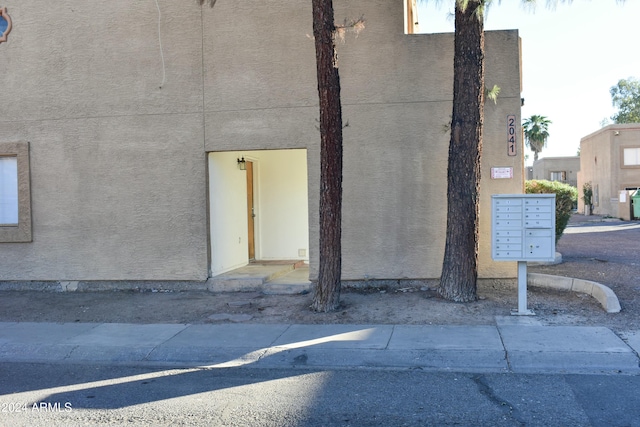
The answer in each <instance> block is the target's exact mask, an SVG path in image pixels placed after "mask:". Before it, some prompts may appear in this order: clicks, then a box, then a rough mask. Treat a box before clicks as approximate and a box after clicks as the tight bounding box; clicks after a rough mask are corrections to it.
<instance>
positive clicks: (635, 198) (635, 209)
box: [631, 190, 640, 219]
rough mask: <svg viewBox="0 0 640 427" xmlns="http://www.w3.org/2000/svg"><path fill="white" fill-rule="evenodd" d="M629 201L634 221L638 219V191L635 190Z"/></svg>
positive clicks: (639, 216) (639, 214) (639, 212)
mask: <svg viewBox="0 0 640 427" xmlns="http://www.w3.org/2000/svg"><path fill="white" fill-rule="evenodd" d="M631 201H632V202H633V216H634V217H635V218H636V219H640V190H636V192H635V193H633V196H631Z"/></svg>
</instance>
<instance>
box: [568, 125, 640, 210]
mask: <svg viewBox="0 0 640 427" xmlns="http://www.w3.org/2000/svg"><path fill="white" fill-rule="evenodd" d="M587 182H589V183H591V187H592V189H593V201H592V204H593V213H595V214H598V215H609V216H613V217H621V218H624V219H630V217H631V215H630V211H631V204H630V195H631V194H632V193H634V192H635V191H636V190H637V189H638V188H640V123H632V124H623V125H609V126H606V127H604V128H602V129H600V130H598V131H596V132H594V133H592V134H590V135H587V136H585V137H584V138H582V139H581V140H580V173H579V174H578V195H579V197H578V203H579V205H578V210H579V211H580V212H582V211H583V210H584V201H583V200H582V197H583V185H584V184H585V183H587Z"/></svg>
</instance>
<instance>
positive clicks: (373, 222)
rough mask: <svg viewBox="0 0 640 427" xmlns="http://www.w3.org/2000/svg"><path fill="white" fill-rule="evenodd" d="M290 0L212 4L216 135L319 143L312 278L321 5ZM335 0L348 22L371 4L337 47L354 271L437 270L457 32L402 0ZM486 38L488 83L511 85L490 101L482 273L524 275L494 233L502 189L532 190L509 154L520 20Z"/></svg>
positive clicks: (421, 273)
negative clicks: (494, 252) (316, 32)
mask: <svg viewBox="0 0 640 427" xmlns="http://www.w3.org/2000/svg"><path fill="white" fill-rule="evenodd" d="M278 4H281V3H278V2H276V3H275V5H274V3H269V4H268V5H266V4H263V3H261V2H252V3H251V4H250V5H247V4H239V3H237V2H236V3H234V2H226V3H222V2H219V3H218V4H217V5H216V7H215V9H214V11H207V12H206V13H205V15H204V22H205V26H204V27H205V35H206V37H205V39H206V41H205V43H204V50H205V65H206V67H205V68H206V72H205V87H206V88H207V92H206V94H205V105H206V109H207V111H206V123H207V135H206V141H205V147H206V149H207V150H212V151H218V150H230V149H234V148H237V147H242V148H243V149H248V150H249V149H267V148H296V147H306V148H308V162H309V175H310V177H309V196H310V198H309V212H310V220H309V227H310V231H309V234H310V251H311V253H310V256H311V275H312V277H313V276H314V275H315V274H316V267H317V262H318V259H317V236H318V226H317V224H318V218H317V211H318V206H317V197H315V195H317V194H318V191H319V190H318V188H319V147H318V143H319V134H318V131H317V129H316V126H317V123H316V119H317V114H318V113H317V106H316V105H317V93H316V84H315V68H314V50H313V49H314V47H313V42H312V40H311V39H310V38H309V33H310V27H309V22H308V20H307V19H310V16H311V11H310V7H309V5H307V4H302V3H299V4H298V3H295V4H291V3H286V7H284V8H283V7H279V6H277V5H278ZM335 6H336V20H338V21H342V19H343V18H344V17H347V18H349V17H359V16H361V15H363V14H364V16H365V17H366V21H367V22H366V29H365V30H364V31H363V32H362V33H361V34H360V35H359V37H358V38H355V37H354V36H353V35H348V36H347V38H346V42H345V43H344V44H340V45H339V46H338V53H339V67H340V75H341V84H342V102H343V117H344V121H345V123H346V122H348V123H349V126H348V127H346V128H345V130H344V147H345V148H344V156H345V159H344V162H345V163H344V165H345V167H344V180H343V186H344V202H343V241H342V243H343V263H342V265H343V278H344V279H347V280H349V279H353V280H357V279H363V278H369V279H371V278H380V279H384V278H435V277H439V275H440V268H441V262H442V254H443V250H444V232H445V227H444V224H445V222H446V167H447V166H446V165H447V150H448V134H447V133H446V132H445V131H443V127H444V126H445V125H446V124H447V122H448V121H449V117H450V115H451V96H452V86H453V83H452V79H451V77H452V76H451V74H452V63H453V36H452V35H451V34H437V35H411V36H407V35H404V33H403V15H402V12H403V11H402V7H399V4H396V3H393V2H388V1H381V0H380V1H362V2H359V1H349V2H335ZM248 10H251V13H249V12H248ZM227 16H243V17H245V19H242V20H240V21H230V20H228V19H226V17H227ZM300 17H305V18H304V19H300ZM307 17H308V18H307ZM263 20H269V21H271V22H286V23H287V25H286V26H283V27H280V28H279V29H278V31H275V32H274V31H273V30H272V29H270V28H264V27H263V26H261V25H260V23H261V22H263ZM239 34H241V35H242V36H239ZM486 45H487V62H486V64H487V65H486V67H487V86H490V87H491V86H493V85H494V84H497V85H499V86H500V87H501V89H502V91H501V93H500V97H499V101H498V103H497V105H494V104H493V103H491V102H489V103H487V105H486V117H485V123H486V126H485V140H484V159H483V168H482V173H483V176H484V177H485V178H484V179H483V182H482V192H483V197H482V202H481V232H482V233H483V238H482V240H481V243H480V246H481V251H480V263H481V264H480V265H481V268H480V273H481V275H482V276H483V277H504V276H508V277H513V276H515V269H514V267H513V265H512V264H513V263H494V262H492V261H491V260H490V253H491V252H490V241H489V232H490V194H492V193H505V192H512V193H521V192H522V185H523V184H522V182H523V176H522V169H523V165H522V156H521V153H518V156H516V157H508V156H507V143H506V117H507V115H508V114H515V115H516V116H517V120H516V122H517V123H518V124H519V123H520V102H521V101H520V62H519V59H520V57H519V39H518V35H517V32H497V33H489V34H487V42H486ZM281 47H284V49H283V50H282V49H281ZM247 64H250V66H247ZM238 81H240V82H241V84H240V85H238V84H237V82H238ZM214 130H215V131H214ZM517 134H518V135H520V132H519V130H518V132H517ZM519 143H520V144H521V141H519ZM520 146H521V145H520ZM492 166H493V167H513V168H514V178H513V179H510V180H496V181H492V180H491V179H490V171H491V167H492Z"/></svg>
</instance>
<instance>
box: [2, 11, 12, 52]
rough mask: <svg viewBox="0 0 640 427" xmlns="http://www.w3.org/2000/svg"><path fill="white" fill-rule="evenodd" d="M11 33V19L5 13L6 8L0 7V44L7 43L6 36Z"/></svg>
mask: <svg viewBox="0 0 640 427" xmlns="http://www.w3.org/2000/svg"><path fill="white" fill-rule="evenodd" d="M10 32H11V17H10V16H9V14H8V13H7V8H6V7H0V43H2V42H6V41H7V36H8V35H9V33H10Z"/></svg>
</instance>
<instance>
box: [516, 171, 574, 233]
mask: <svg viewBox="0 0 640 427" xmlns="http://www.w3.org/2000/svg"><path fill="white" fill-rule="evenodd" d="M524 190H525V193H527V194H555V195H556V243H558V240H560V236H562V233H563V232H564V229H565V228H567V224H568V223H569V218H571V210H572V207H573V204H574V203H575V202H577V201H578V189H577V188H575V187H572V186H570V185H569V184H563V183H562V182H557V181H547V180H544V179H542V180H531V181H525V183H524Z"/></svg>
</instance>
